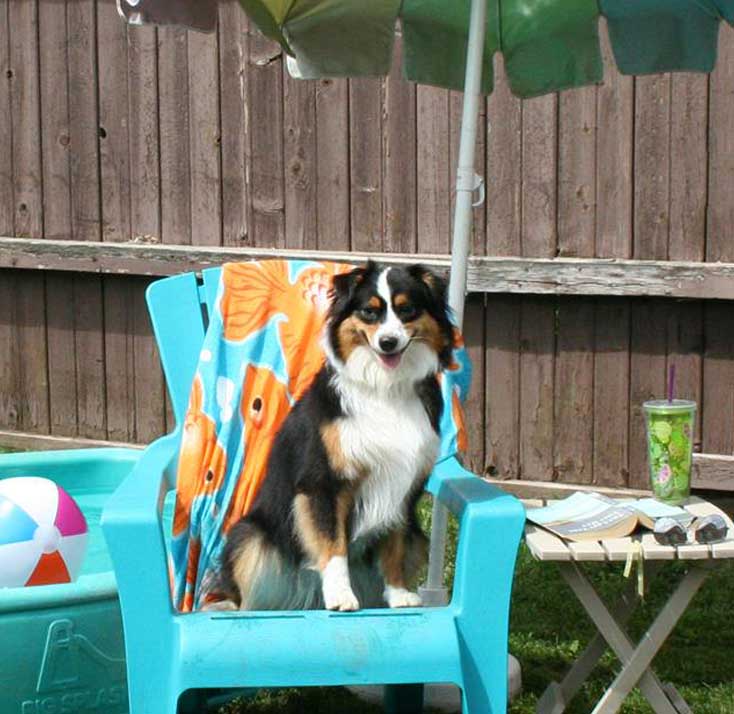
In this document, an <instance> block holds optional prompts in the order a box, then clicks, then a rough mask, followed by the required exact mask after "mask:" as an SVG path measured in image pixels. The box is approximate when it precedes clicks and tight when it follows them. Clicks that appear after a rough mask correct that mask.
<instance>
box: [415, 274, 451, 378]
mask: <svg viewBox="0 0 734 714" xmlns="http://www.w3.org/2000/svg"><path fill="white" fill-rule="evenodd" d="M408 273H409V274H410V275H411V276H412V277H413V278H415V279H416V280H419V281H420V282H421V283H423V285H424V286H425V288H426V291H427V292H428V294H429V295H430V297H431V301H432V303H433V304H432V305H430V306H429V308H428V312H429V314H430V315H431V316H432V317H433V318H434V319H435V320H436V322H437V324H438V327H439V329H440V330H441V334H442V336H443V339H442V344H443V346H442V347H441V349H440V350H439V353H438V358H439V361H440V362H441V365H442V366H443V367H444V368H445V367H448V366H449V364H450V363H451V351H452V348H453V344H454V328H453V325H452V323H451V317H450V315H451V308H449V305H448V303H447V300H446V298H447V292H448V287H447V284H446V280H445V279H444V278H443V277H442V276H440V275H437V274H436V273H434V272H433V271H432V270H429V269H428V268H426V266H425V265H420V264H417V265H411V266H410V267H409V268H408Z"/></svg>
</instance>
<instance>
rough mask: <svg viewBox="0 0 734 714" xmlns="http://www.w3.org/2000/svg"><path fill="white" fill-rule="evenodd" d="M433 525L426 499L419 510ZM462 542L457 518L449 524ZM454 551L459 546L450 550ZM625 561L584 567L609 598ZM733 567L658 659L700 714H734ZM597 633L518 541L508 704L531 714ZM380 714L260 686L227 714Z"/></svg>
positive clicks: (636, 619)
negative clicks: (519, 681)
mask: <svg viewBox="0 0 734 714" xmlns="http://www.w3.org/2000/svg"><path fill="white" fill-rule="evenodd" d="M421 513H422V516H423V520H424V523H425V524H426V525H428V524H429V521H430V513H429V509H428V506H427V504H423V506H422V508H421ZM449 535H450V541H455V538H456V523H455V522H452V523H451V524H450V529H449ZM450 550H451V551H453V549H451V548H450ZM453 567H454V562H453V558H449V559H448V560H447V567H446V576H447V580H448V581H449V582H450V579H451V577H452V576H453ZM622 569H623V567H622V565H614V564H612V565H606V564H595V565H593V566H588V567H586V572H587V574H588V576H589V578H590V579H591V581H592V582H593V584H594V586H595V587H596V589H597V591H598V592H599V593H600V594H601V596H602V597H603V598H604V599H605V601H607V602H614V601H615V599H616V598H618V597H619V595H620V593H621V591H622V589H623V587H624V582H625V581H624V578H623V577H622V576H621V573H622ZM685 570H686V568H685V565H684V564H681V563H666V564H665V565H664V566H663V568H662V569H661V571H660V574H659V575H658V577H657V578H656V579H655V581H654V582H653V583H652V584H651V585H652V587H651V588H650V592H649V594H648V595H647V596H646V598H645V600H644V602H643V603H642V605H641V607H640V608H638V610H637V611H636V612H635V614H634V615H633V617H632V619H631V621H630V623H629V631H630V634H631V635H632V637H633V638H637V637H639V636H640V635H641V634H642V633H643V632H644V631H645V629H646V628H647V627H648V626H649V624H650V623H651V622H652V620H653V619H654V617H655V616H656V614H657V612H658V610H659V608H660V606H661V605H662V604H663V602H665V600H666V599H667V597H668V595H669V594H670V592H671V591H672V589H673V588H674V587H675V584H676V583H677V582H678V581H679V580H680V578H681V577H682V575H683V574H684V572H685ZM732 603H734V566H732V565H731V564H729V563H727V564H725V565H723V566H721V567H719V568H717V569H716V570H715V571H714V572H713V573H712V574H711V576H710V577H709V578H708V580H707V581H706V582H705V583H704V585H703V587H702V588H701V590H700V591H699V592H698V594H697V595H696V597H695V598H694V600H693V602H692V604H691V606H690V607H689V609H688V610H687V611H686V613H685V615H684V616H683V618H682V619H681V620H680V622H679V623H678V625H677V627H676V628H675V630H674V631H673V634H672V635H671V637H670V638H669V639H668V641H667V642H666V643H665V644H664V645H663V648H662V650H661V652H660V653H659V655H658V657H657V658H656V659H655V661H654V668H655V671H656V672H657V674H658V675H659V676H660V678H661V679H662V680H663V681H670V682H672V683H673V684H674V685H675V686H676V687H677V689H678V690H679V691H680V693H681V694H682V695H683V697H684V698H685V699H686V701H687V702H688V703H689V704H690V706H691V708H692V709H693V712H694V714H734V655H733V654H732V652H734V608H733V607H732ZM594 632H595V630H594V627H593V625H592V623H591V622H590V620H589V619H588V617H587V616H586V615H585V613H584V611H583V609H582V608H581V605H580V604H579V603H578V601H577V600H576V598H575V597H574V595H573V594H572V593H571V591H570V589H569V588H568V586H567V585H566V584H565V582H564V581H563V580H562V578H561V576H560V573H559V571H558V569H557V568H556V566H555V565H554V564H552V563H539V562H537V561H535V560H534V559H533V558H532V557H531V556H530V554H529V552H528V550H527V549H526V548H525V546H524V545H523V546H521V548H520V553H519V556H518V564H517V571H516V575H515V590H514V593H513V599H512V614H511V624H510V651H511V652H512V654H514V655H515V656H516V657H517V658H518V659H519V660H520V664H521V665H522V676H523V693H522V695H521V696H520V697H518V698H517V699H516V700H515V701H514V702H513V703H512V704H511V706H510V708H509V714H531V713H533V714H534V712H535V705H536V703H537V700H538V698H539V697H540V695H541V694H542V692H543V690H544V689H545V687H546V686H547V685H548V683H549V682H551V681H553V680H560V679H561V678H562V677H563V675H564V673H565V672H566V671H567V670H568V668H569V666H570V665H571V663H572V662H573V661H574V659H575V658H576V657H577V656H578V654H579V653H580V652H581V651H582V650H583V648H584V647H585V646H586V644H587V643H588V641H589V639H590V638H591V637H592V636H593V634H594ZM618 668H619V663H618V662H617V661H616V659H615V658H614V656H613V655H612V654H611V653H607V654H605V655H604V657H603V658H602V660H601V662H600V663H599V665H598V666H597V668H596V669H595V670H594V673H593V675H592V677H591V678H590V680H589V681H588V682H587V683H586V685H585V686H584V688H583V689H582V690H581V691H580V692H579V694H578V695H577V696H576V697H575V699H574V700H573V701H572V702H571V704H570V706H569V708H568V710H567V711H568V712H569V714H587V713H588V712H590V711H591V710H592V709H593V707H594V705H595V703H596V701H597V700H598V698H599V697H600V696H601V694H602V692H603V691H604V689H606V687H607V686H608V685H609V683H611V681H612V680H613V679H614V676H615V674H616V672H617V671H618ZM347 711H348V712H350V713H353V714H378V712H381V711H382V709H381V708H380V707H377V706H374V705H371V704H366V703H364V702H361V701H360V700H358V699H356V698H355V697H354V696H353V695H351V694H350V693H349V692H348V691H346V690H344V689H341V688H328V689H321V688H319V689H300V690H295V689H290V690H284V691H279V692H263V693H261V694H260V695H258V696H257V697H256V698H255V699H254V700H251V701H240V702H236V703H233V704H232V705H230V706H228V707H226V708H225V709H224V710H223V714H296V713H298V714H300V713H301V712H308V713H309V714H342V713H343V712H347ZM621 711H622V714H651V713H652V708H651V707H650V706H649V705H648V704H647V702H646V701H645V700H644V699H643V697H642V696H641V695H640V693H639V692H638V691H637V690H635V691H633V693H632V694H631V695H630V697H629V698H628V699H627V700H626V701H625V703H624V705H623V707H622V710H621Z"/></svg>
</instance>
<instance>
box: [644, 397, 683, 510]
mask: <svg viewBox="0 0 734 714" xmlns="http://www.w3.org/2000/svg"><path fill="white" fill-rule="evenodd" d="M642 409H643V412H644V414H645V428H646V431H647V458H648V463H649V464H650V485H651V487H652V492H653V495H654V496H655V498H657V499H658V500H659V501H663V502H664V503H668V504H670V505H673V506H675V505H678V504H680V503H682V502H683V501H685V500H686V499H687V498H688V496H689V495H690V493H691V459H692V456H693V429H694V427H695V424H696V402H691V401H688V400H687V399H673V400H672V401H667V400H665V399H656V400H653V401H649V402H645V403H644V404H643V405H642Z"/></svg>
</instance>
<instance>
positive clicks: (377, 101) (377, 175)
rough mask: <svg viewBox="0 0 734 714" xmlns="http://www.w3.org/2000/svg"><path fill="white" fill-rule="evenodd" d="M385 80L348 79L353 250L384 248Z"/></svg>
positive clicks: (380, 249) (377, 249)
mask: <svg viewBox="0 0 734 714" xmlns="http://www.w3.org/2000/svg"><path fill="white" fill-rule="evenodd" d="M382 156H383V149H382V81H381V80H379V79H350V80H349V174H350V187H351V194H350V206H351V221H352V225H351V234H352V250H359V251H376V252H379V251H382V250H384V242H383V224H382V195H383V182H382Z"/></svg>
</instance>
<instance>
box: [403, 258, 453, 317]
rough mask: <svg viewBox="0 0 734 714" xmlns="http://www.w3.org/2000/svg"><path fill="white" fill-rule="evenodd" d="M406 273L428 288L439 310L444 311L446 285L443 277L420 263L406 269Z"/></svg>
mask: <svg viewBox="0 0 734 714" xmlns="http://www.w3.org/2000/svg"><path fill="white" fill-rule="evenodd" d="M408 273H409V274H410V275H411V276H412V277H414V278H415V279H416V280H420V281H421V282H422V283H423V284H424V285H425V286H426V287H427V288H428V290H429V291H430V293H431V296H432V297H433V299H434V300H435V301H436V303H437V307H438V308H439V309H441V310H446V292H447V285H446V280H445V279H444V278H443V277H441V276H440V275H437V274H436V273H434V272H433V271H432V270H429V269H428V268H426V266H425V265H421V264H420V263H418V264H416V265H411V266H410V267H409V268H408Z"/></svg>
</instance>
